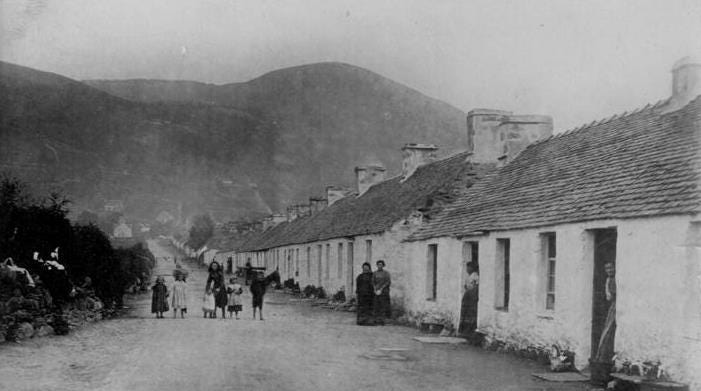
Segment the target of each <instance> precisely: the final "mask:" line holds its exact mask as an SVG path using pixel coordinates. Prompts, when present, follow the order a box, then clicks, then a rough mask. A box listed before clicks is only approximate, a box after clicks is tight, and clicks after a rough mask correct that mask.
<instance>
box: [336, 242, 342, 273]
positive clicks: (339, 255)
mask: <svg viewBox="0 0 701 391" xmlns="http://www.w3.org/2000/svg"><path fill="white" fill-rule="evenodd" d="M336 258H337V259H336V265H337V266H336V267H337V270H336V277H337V278H338V279H342V278H343V243H339V244H338V253H337V254H336Z"/></svg>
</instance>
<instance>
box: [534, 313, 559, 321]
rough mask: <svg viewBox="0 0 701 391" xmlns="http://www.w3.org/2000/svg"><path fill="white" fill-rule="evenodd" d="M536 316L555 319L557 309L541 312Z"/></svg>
mask: <svg viewBox="0 0 701 391" xmlns="http://www.w3.org/2000/svg"><path fill="white" fill-rule="evenodd" d="M536 317H537V318H538V319H547V320H553V319H555V311H547V312H540V313H537V314H536Z"/></svg>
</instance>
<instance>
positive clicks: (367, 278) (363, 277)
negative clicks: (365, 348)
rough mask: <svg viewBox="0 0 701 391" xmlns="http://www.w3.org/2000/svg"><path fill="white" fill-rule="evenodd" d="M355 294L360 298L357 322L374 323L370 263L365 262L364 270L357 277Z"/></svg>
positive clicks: (363, 323) (373, 298) (373, 294)
mask: <svg viewBox="0 0 701 391" xmlns="http://www.w3.org/2000/svg"><path fill="white" fill-rule="evenodd" d="M355 294H356V296H357V299H358V311H357V314H358V319H357V322H356V323H357V324H358V325H360V326H368V325H372V324H373V318H372V315H373V313H372V311H373V310H372V304H373V301H374V300H375V293H374V287H373V285H372V267H371V266H370V264H369V263H367V262H365V263H363V272H362V273H360V274H358V277H357V278H356V279H355Z"/></svg>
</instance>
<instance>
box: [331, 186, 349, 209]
mask: <svg viewBox="0 0 701 391" xmlns="http://www.w3.org/2000/svg"><path fill="white" fill-rule="evenodd" d="M350 193H351V191H350V190H348V189H344V188H342V187H338V186H327V187H326V200H327V206H331V205H333V204H334V203H336V202H337V201H338V200H340V199H342V198H344V197H346V196H347V195H349V194H350Z"/></svg>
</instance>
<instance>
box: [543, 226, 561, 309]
mask: <svg viewBox="0 0 701 391" xmlns="http://www.w3.org/2000/svg"><path fill="white" fill-rule="evenodd" d="M541 238H542V243H543V264H544V266H545V267H544V268H543V270H544V272H545V309H546V310H554V309H555V259H556V257H557V255H556V250H557V246H556V239H555V233H554V232H550V233H545V234H542V235H541Z"/></svg>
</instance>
